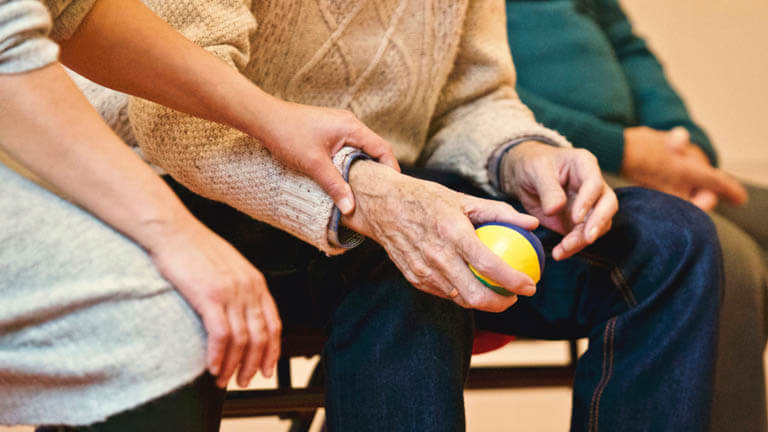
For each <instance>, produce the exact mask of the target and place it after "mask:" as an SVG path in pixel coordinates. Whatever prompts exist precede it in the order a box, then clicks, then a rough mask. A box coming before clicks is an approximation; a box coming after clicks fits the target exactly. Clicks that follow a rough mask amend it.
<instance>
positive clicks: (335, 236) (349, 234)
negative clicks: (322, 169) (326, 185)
mask: <svg viewBox="0 0 768 432" xmlns="http://www.w3.org/2000/svg"><path fill="white" fill-rule="evenodd" d="M337 158H338V159H340V160H336V159H337ZM370 159H371V158H370V156H368V155H367V154H365V153H363V152H361V151H354V152H351V153H346V154H344V153H343V152H339V153H337V156H336V157H334V164H335V165H336V166H337V167H338V166H340V167H341V175H342V176H343V177H344V181H349V170H350V169H351V168H352V164H353V163H354V162H356V161H358V160H370ZM363 240H365V237H363V236H362V235H360V234H358V233H356V232H355V231H352V230H351V229H349V228H347V227H345V226H344V225H342V224H341V211H340V210H339V208H338V207H336V206H335V205H334V206H333V210H331V220H330V222H329V223H328V243H329V244H330V245H331V246H333V247H336V248H343V249H352V248H354V247H356V246H359V245H360V243H362V242H363Z"/></svg>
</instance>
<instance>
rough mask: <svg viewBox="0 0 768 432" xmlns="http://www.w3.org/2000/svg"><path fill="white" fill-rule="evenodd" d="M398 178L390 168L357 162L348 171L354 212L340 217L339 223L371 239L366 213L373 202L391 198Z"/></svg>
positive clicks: (366, 161)
mask: <svg viewBox="0 0 768 432" xmlns="http://www.w3.org/2000/svg"><path fill="white" fill-rule="evenodd" d="M398 177H404V176H403V175H402V174H400V173H398V172H396V171H395V170H393V169H392V168H390V167H388V166H386V165H383V164H380V163H377V162H374V161H371V160H358V161H356V162H355V163H354V164H352V167H351V168H350V170H349V186H350V187H351V188H352V193H353V194H354V196H355V210H354V211H353V212H352V213H351V214H348V215H343V216H342V217H341V223H342V224H343V225H344V226H346V227H347V228H349V229H351V230H354V231H356V232H358V233H360V234H363V235H364V236H366V237H373V234H374V233H373V232H372V230H371V228H370V223H369V220H368V213H369V210H370V209H371V206H372V205H373V202H374V200H377V199H381V198H386V197H392V190H393V188H395V187H396V186H395V185H396V182H397V180H398Z"/></svg>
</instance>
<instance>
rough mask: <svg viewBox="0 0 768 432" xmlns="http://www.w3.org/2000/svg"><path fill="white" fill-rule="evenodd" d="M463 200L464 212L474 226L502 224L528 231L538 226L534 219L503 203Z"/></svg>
mask: <svg viewBox="0 0 768 432" xmlns="http://www.w3.org/2000/svg"><path fill="white" fill-rule="evenodd" d="M465 198H466V199H465V202H464V208H465V211H466V212H467V216H468V217H469V219H470V220H471V221H472V223H473V224H475V225H479V224H482V223H486V222H504V223H508V224H512V225H516V226H519V227H520V228H523V229H527V230H529V231H530V230H534V229H536V227H538V226H539V220H538V219H536V217H534V216H531V215H528V214H524V213H520V212H518V211H517V210H515V208H514V207H512V206H511V205H509V204H507V203H505V202H503V201H494V200H487V199H480V198H475V197H472V196H469V195H465Z"/></svg>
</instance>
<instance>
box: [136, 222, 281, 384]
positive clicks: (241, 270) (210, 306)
mask: <svg viewBox="0 0 768 432" xmlns="http://www.w3.org/2000/svg"><path fill="white" fill-rule="evenodd" d="M157 232H158V235H157V236H156V240H155V241H153V242H152V243H151V244H150V245H148V247H147V249H148V251H149V253H150V256H151V257H152V260H153V261H154V263H155V265H156V266H157V268H158V269H159V270H160V273H162V275H163V276H164V277H165V278H166V279H167V280H168V281H169V282H170V283H171V284H173V285H174V286H175V287H176V289H178V290H179V291H180V292H181V294H182V295H183V296H184V297H185V298H186V300H187V301H188V302H189V303H190V305H191V306H192V307H193V308H194V309H195V311H197V313H198V314H200V316H201V317H202V320H203V324H204V325H205V329H206V331H207V333H208V348H207V355H206V363H207V366H208V370H209V371H210V372H211V373H212V374H213V375H216V376H217V380H216V383H217V384H218V385H219V386H220V387H226V385H227V383H228V382H229V379H230V378H231V377H232V375H233V374H234V372H235V370H236V369H237V368H238V367H239V372H238V377H237V383H238V385H240V386H241V387H245V386H247V385H248V383H249V382H250V380H251V378H253V376H254V375H255V374H256V373H257V372H258V371H259V369H260V370H261V373H262V374H263V375H264V376H266V377H270V376H272V372H273V371H274V368H275V365H276V363H277V360H278V357H279V356H280V334H281V331H282V323H281V322H280V317H279V315H278V312H277V307H276V306H275V303H274V300H273V299H272V296H271V295H270V293H269V291H268V290H267V285H266V281H265V280H264V276H263V275H262V274H261V273H260V272H259V271H258V270H256V268H254V267H253V266H252V265H251V263H249V262H248V261H247V260H246V259H245V258H243V256H242V255H240V253H238V252H237V250H235V249H234V248H233V247H232V246H231V245H230V244H229V243H227V242H225V241H224V240H222V239H221V238H220V237H218V236H217V235H216V234H214V233H213V232H211V231H209V230H208V229H207V228H206V227H205V226H203V225H202V224H200V223H199V222H197V221H194V222H191V223H187V224H185V226H183V227H181V226H179V224H176V225H175V226H173V227H172V228H170V229H168V227H157Z"/></svg>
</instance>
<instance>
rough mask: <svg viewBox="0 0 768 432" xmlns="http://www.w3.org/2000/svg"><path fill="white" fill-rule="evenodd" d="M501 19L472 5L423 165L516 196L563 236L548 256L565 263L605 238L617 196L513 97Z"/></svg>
mask: <svg viewBox="0 0 768 432" xmlns="http://www.w3.org/2000/svg"><path fill="white" fill-rule="evenodd" d="M504 16H505V10H504V2H503V1H500V0H499V1H496V0H494V1H486V2H478V3H472V5H471V6H470V10H469V12H468V15H467V19H466V22H465V25H464V33H463V34H464V37H463V38H462V43H461V46H460V48H459V54H458V58H457V60H456V66H455V69H454V71H453V72H452V74H451V77H450V80H449V82H448V84H447V85H446V87H445V89H444V91H443V95H442V99H441V104H440V107H439V112H438V117H436V120H435V122H434V124H433V126H432V131H433V134H432V136H431V140H430V142H429V145H428V153H427V158H426V162H427V164H428V165H430V166H434V167H440V168H447V169H450V170H452V171H456V172H459V173H461V174H463V175H465V176H468V177H469V178H472V179H473V180H474V181H475V182H476V183H477V184H479V185H480V186H482V187H484V188H486V189H488V190H490V191H491V192H496V193H497V194H498V193H501V194H507V195H514V196H516V197H518V198H519V199H520V200H521V201H522V202H523V205H525V207H526V209H527V210H528V211H529V212H531V214H533V215H535V216H536V217H538V218H539V219H540V220H541V222H542V224H543V225H544V226H546V227H548V228H550V229H553V230H555V231H557V232H559V233H561V234H563V235H565V237H564V239H563V241H561V243H560V244H558V245H557V246H556V247H555V249H554V251H553V256H554V257H555V258H556V259H562V258H566V257H568V256H570V255H572V254H574V253H576V252H578V251H579V250H581V249H583V248H584V247H586V246H587V245H588V244H590V243H592V242H594V241H595V240H596V239H597V238H598V237H600V236H601V235H602V234H604V233H605V232H607V230H608V229H609V228H610V220H611V218H612V216H613V214H614V213H615V212H616V209H617V208H618V207H617V203H616V197H615V195H614V194H613V192H612V191H611V189H610V188H609V187H608V186H607V185H606V184H605V181H604V180H603V178H602V175H601V174H600V170H599V168H598V166H597V161H596V159H595V158H594V156H592V155H591V154H589V153H588V152H586V151H584V150H573V149H571V148H570V147H571V146H570V143H568V141H567V140H565V138H563V137H562V136H560V135H559V134H557V133H556V132H554V131H552V130H550V129H547V128H545V127H544V126H542V125H540V124H538V123H536V121H535V119H534V118H533V115H532V113H531V112H530V110H528V108H527V107H526V106H525V105H524V104H523V103H522V102H521V101H520V99H519V98H518V95H517V93H516V92H515V72H514V67H513V65H512V59H511V57H510V56H509V46H508V44H507V39H506V28H505V23H504V20H503V19H502V18H503V17H504ZM500 17H501V18H500ZM546 144H549V145H546Z"/></svg>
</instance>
